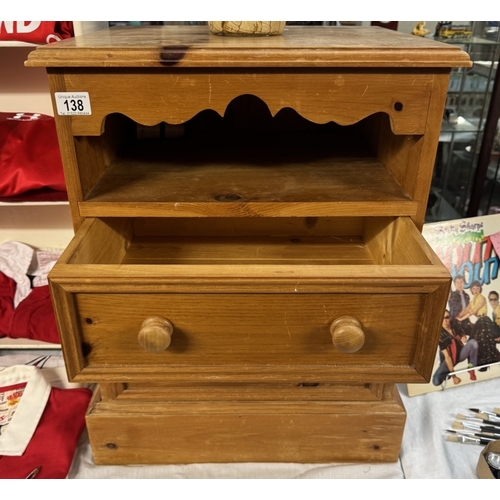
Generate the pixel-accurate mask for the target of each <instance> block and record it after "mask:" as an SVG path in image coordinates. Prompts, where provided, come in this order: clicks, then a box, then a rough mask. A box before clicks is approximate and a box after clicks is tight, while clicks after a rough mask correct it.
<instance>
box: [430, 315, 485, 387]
mask: <svg viewBox="0 0 500 500" xmlns="http://www.w3.org/2000/svg"><path fill="white" fill-rule="evenodd" d="M465 339H466V335H465V332H464V331H463V330H461V324H460V322H459V321H457V320H452V319H451V315H450V311H449V310H448V309H447V310H446V311H445V314H444V317H443V324H442V327H441V333H440V336H439V359H440V364H439V366H438V368H437V370H436V371H435V372H434V375H433V377H432V383H433V384H434V385H441V384H442V383H443V382H444V381H445V380H446V379H447V378H448V375H449V374H450V373H451V372H453V371H454V370H455V366H456V365H457V364H458V363H461V362H462V361H465V360H466V359H468V360H469V364H470V365H472V366H477V353H478V343H477V341H476V340H475V339H469V340H468V341H467V342H465ZM469 376H470V379H471V380H476V374H475V372H474V370H469ZM451 378H452V380H453V383H454V384H455V385H457V384H459V383H460V382H461V381H462V379H461V378H460V377H458V376H457V375H455V374H453V375H451Z"/></svg>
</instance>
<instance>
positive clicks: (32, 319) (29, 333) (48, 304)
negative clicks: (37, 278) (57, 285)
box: [9, 285, 61, 344]
mask: <svg viewBox="0 0 500 500" xmlns="http://www.w3.org/2000/svg"><path fill="white" fill-rule="evenodd" d="M9 337H12V338H15V339H18V338H26V339H34V340H41V341H43V342H52V343H53V344H59V343H60V342H61V340H60V338H59V332H58V330H57V324H56V318H55V315H54V309H53V307H52V301H51V299H50V291H49V287H48V285H45V286H38V287H35V288H33V289H32V290H31V292H30V294H29V295H28V296H27V297H26V298H25V299H24V300H22V301H21V302H20V303H19V305H18V306H17V307H16V309H15V310H14V314H13V316H12V320H11V322H10V326H9Z"/></svg>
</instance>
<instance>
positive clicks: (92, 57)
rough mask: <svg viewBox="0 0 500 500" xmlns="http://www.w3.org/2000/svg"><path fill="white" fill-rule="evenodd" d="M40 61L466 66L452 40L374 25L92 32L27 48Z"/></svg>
mask: <svg viewBox="0 0 500 500" xmlns="http://www.w3.org/2000/svg"><path fill="white" fill-rule="evenodd" d="M26 65H27V66H42V67H106V68H108V67H162V66H175V67H183V68H189V67H209V66H210V67H395V68H405V67H408V68H415V67H423V68H425V67H434V68H438V67H443V68H450V67H456V66H471V63H470V61H469V58H468V56H467V54H466V53H465V52H463V51H462V50H461V49H460V48H459V47H457V46H451V45H447V44H444V43H441V42H436V41H434V40H429V39H423V38H420V37H416V36H412V35H407V34H404V33H400V32H396V31H391V30H387V29H384V28H377V27H326V26H325V27H309V28H307V29H303V28H301V27H296V26H289V27H285V31H284V34H283V35H279V36H266V37H234V36H217V35H213V34H211V33H210V32H209V30H208V27H206V26H204V27H200V26H144V27H131V26H127V27H117V28H112V29H106V30H99V31H95V32H92V33H89V34H85V35H83V36H79V37H76V38H72V39H68V40H64V41H62V42H59V43H57V44H52V45H45V46H42V47H38V48H37V49H36V50H34V51H33V52H32V53H31V54H30V56H29V59H28V61H27V63H26Z"/></svg>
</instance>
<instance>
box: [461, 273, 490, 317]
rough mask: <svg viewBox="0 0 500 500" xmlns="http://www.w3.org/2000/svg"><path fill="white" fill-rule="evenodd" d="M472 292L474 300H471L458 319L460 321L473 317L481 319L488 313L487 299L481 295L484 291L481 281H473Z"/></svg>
mask: <svg viewBox="0 0 500 500" xmlns="http://www.w3.org/2000/svg"><path fill="white" fill-rule="evenodd" d="M470 291H471V293H472V299H471V300H470V302H469V304H468V306H467V307H466V308H465V309H464V310H463V311H462V312H461V313H460V314H459V315H458V316H457V317H456V318H457V319H458V321H463V320H465V319H469V318H470V317H471V316H475V317H476V318H481V317H483V316H486V313H487V312H488V306H487V305H486V298H485V297H484V295H483V294H482V293H481V292H482V291H483V287H482V286H481V283H479V281H473V282H472V283H471V285H470Z"/></svg>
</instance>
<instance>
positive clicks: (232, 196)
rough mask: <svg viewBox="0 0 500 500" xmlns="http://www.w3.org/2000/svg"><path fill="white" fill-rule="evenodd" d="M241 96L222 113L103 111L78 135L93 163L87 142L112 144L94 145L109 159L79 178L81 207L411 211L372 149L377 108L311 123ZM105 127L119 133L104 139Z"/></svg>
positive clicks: (117, 210) (144, 211)
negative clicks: (342, 120)
mask: <svg viewBox="0 0 500 500" xmlns="http://www.w3.org/2000/svg"><path fill="white" fill-rule="evenodd" d="M241 97H242V98H247V99H249V100H248V101H246V100H243V101H242V102H240V101H239V99H240V98H237V99H235V100H234V101H233V102H232V103H231V104H230V105H229V106H228V108H227V111H226V114H225V115H224V117H221V116H219V115H218V114H217V113H216V112H215V111H213V110H205V111H203V112H201V113H199V114H198V115H196V116H195V117H194V118H192V119H191V120H189V121H188V122H186V123H184V124H181V125H169V124H167V123H160V124H158V125H157V126H152V127H145V126H142V125H137V124H135V123H134V122H132V121H131V120H129V119H127V118H126V117H123V116H122V115H110V116H109V117H108V118H107V120H114V121H113V125H112V126H109V127H108V121H107V122H106V127H105V128H106V130H107V131H106V132H105V133H104V134H103V136H101V137H80V138H77V139H76V141H77V148H79V150H80V151H81V152H82V154H81V156H82V158H84V159H85V158H93V160H92V161H93V162H94V163H95V157H96V151H97V154H101V153H100V152H101V150H102V149H103V148H104V150H106V148H108V149H110V148H109V144H110V143H112V142H113V141H114V143H115V144H116V143H118V146H117V147H116V148H115V149H113V151H112V153H110V151H109V150H106V151H105V153H102V157H103V158H109V161H107V162H106V161H103V162H102V163H103V164H105V165H104V166H103V167H102V172H101V173H100V175H96V176H95V179H94V181H93V182H91V181H82V184H83V185H84V187H85V186H86V185H88V189H87V190H85V196H84V199H83V201H81V202H80V203H79V208H80V214H81V215H82V216H86V217H105V216H113V217H114V216H134V215H135V216H137V215H140V216H157V217H165V216H173V217H178V216H180V217H182V216H184V217H185V216H192V215H196V216H210V215H220V216H231V215H234V216H243V215H245V216H247V217H248V216H255V215H256V216H265V215H270V216H276V215H278V216H284V215H295V216H308V215H311V216H323V215H329V214H331V213H332V210H334V209H335V208H337V209H338V210H340V211H341V212H342V211H344V214H345V215H347V214H348V213H353V210H365V211H366V210H369V212H370V213H372V211H373V210H375V213H376V214H378V215H390V214H398V215H409V216H413V215H414V214H415V211H416V210H417V207H416V203H415V202H414V201H413V200H412V199H411V197H410V196H409V194H408V193H407V192H405V190H404V189H403V187H402V186H401V184H400V183H399V182H398V180H397V179H396V178H395V177H394V175H393V174H392V173H391V172H390V170H389V168H387V166H386V165H384V163H383V161H381V160H380V159H379V158H378V141H379V137H378V135H379V134H380V122H382V121H387V122H388V117H387V116H386V115H384V114H376V115H372V116H370V117H367V118H366V119H364V120H362V121H360V122H358V123H356V124H354V125H349V126H341V125H338V124H336V123H334V122H328V123H325V124H316V123H312V122H309V121H308V120H306V119H304V118H302V117H301V116H300V115H299V114H298V113H297V112H296V111H294V110H292V109H290V108H286V109H283V110H281V111H280V112H278V113H277V114H276V116H274V117H271V116H270V113H269V109H268V108H267V106H266V105H265V104H264V103H263V102H262V101H261V100H260V99H258V98H256V97H254V96H241ZM241 108H243V111H241ZM117 123H118V125H117ZM118 129H120V130H121V131H120V132H119V133H117V132H116V131H117V130H118ZM109 130H112V131H113V132H109ZM113 133H114V134H115V135H118V136H119V139H118V140H116V138H115V139H112V140H111V139H108V135H109V134H113ZM107 134H108V135H107ZM83 161H85V160H83ZM81 170H82V171H86V169H84V168H83V167H82V168H81ZM88 170H89V171H91V170H94V171H95V170H96V167H95V164H92V165H89V169H88ZM83 175H86V174H83ZM368 203H370V204H371V205H372V206H371V207H367V206H364V207H363V205H367V204H368ZM332 204H333V205H335V207H332ZM355 205H356V206H355ZM311 207H312V208H311ZM245 210H246V212H245ZM292 211H293V213H292ZM360 215H368V212H366V213H361V214H360Z"/></svg>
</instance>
